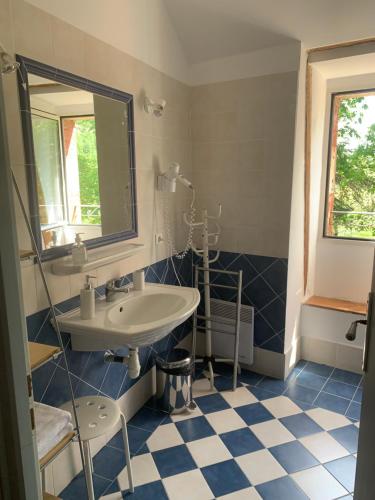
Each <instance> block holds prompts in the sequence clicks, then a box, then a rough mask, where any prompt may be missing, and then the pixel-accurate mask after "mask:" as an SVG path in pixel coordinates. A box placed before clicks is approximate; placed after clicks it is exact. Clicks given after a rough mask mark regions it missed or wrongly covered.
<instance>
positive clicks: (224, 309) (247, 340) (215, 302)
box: [210, 299, 254, 365]
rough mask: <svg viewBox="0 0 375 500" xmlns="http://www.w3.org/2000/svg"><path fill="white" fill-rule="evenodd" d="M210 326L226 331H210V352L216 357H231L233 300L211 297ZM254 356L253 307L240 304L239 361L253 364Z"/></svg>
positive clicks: (232, 344) (234, 311) (232, 349)
mask: <svg viewBox="0 0 375 500" xmlns="http://www.w3.org/2000/svg"><path fill="white" fill-rule="evenodd" d="M210 304H211V318H212V322H211V328H212V330H215V329H216V328H217V329H218V330H222V331H225V332H228V333H220V332H216V331H213V332H212V354H213V355H214V356H216V357H222V358H233V353H234V339H235V337H234V329H235V319H236V304H235V302H227V301H226V300H219V299H211V300H210ZM253 356H254V308H253V307H251V306H244V305H243V306H241V322H240V345H239V361H240V363H245V364H246V365H252V364H253Z"/></svg>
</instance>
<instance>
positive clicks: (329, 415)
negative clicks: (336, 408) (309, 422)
mask: <svg viewBox="0 0 375 500" xmlns="http://www.w3.org/2000/svg"><path fill="white" fill-rule="evenodd" d="M305 413H306V415H308V416H309V417H310V418H312V419H313V420H314V421H315V422H316V423H317V424H318V425H320V427H322V428H323V429H324V430H325V431H331V430H332V429H338V428H339V427H344V426H345V425H350V423H351V422H350V420H349V419H348V418H346V417H344V415H340V414H339V413H334V412H333V411H329V410H325V409H323V408H313V409H312V410H307V411H306V412H305Z"/></svg>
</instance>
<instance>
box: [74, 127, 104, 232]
mask: <svg viewBox="0 0 375 500" xmlns="http://www.w3.org/2000/svg"><path fill="white" fill-rule="evenodd" d="M75 128H76V130H77V151H78V168H79V185H80V195H81V205H94V207H84V206H83V207H82V208H81V213H82V223H83V224H101V217H100V197H99V177H98V159H97V152H96V130H95V119H92V120H91V119H89V120H88V119H77V120H76V121H75ZM95 206H99V208H96V207H95Z"/></svg>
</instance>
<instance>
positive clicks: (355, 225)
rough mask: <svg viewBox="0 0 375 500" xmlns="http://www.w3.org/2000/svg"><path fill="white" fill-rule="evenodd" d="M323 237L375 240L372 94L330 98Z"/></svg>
mask: <svg viewBox="0 0 375 500" xmlns="http://www.w3.org/2000/svg"><path fill="white" fill-rule="evenodd" d="M324 236H327V237H333V238H345V239H355V240H375V91H368V90H366V91H356V92H345V93H338V94H333V95H332V105H331V127H330V146H329V152H328V177H327V193H326V206H325V224H324Z"/></svg>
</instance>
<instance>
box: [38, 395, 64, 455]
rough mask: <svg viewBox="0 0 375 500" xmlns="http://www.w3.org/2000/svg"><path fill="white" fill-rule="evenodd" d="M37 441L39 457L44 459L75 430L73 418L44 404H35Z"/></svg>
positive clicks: (58, 409)
mask: <svg viewBox="0 0 375 500" xmlns="http://www.w3.org/2000/svg"><path fill="white" fill-rule="evenodd" d="M34 409H35V424H36V440H37V446H38V457H39V458H42V457H44V455H46V454H47V453H48V452H49V451H50V450H51V449H52V448H53V447H54V446H56V445H57V443H59V442H60V441H61V440H62V438H63V437H64V436H66V434H68V433H69V432H71V431H72V430H73V425H72V416H71V414H70V413H69V412H68V411H64V410H60V408H55V407H53V406H48V405H45V404H43V403H35V407H34Z"/></svg>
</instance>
